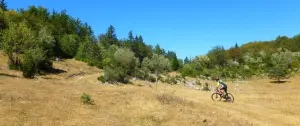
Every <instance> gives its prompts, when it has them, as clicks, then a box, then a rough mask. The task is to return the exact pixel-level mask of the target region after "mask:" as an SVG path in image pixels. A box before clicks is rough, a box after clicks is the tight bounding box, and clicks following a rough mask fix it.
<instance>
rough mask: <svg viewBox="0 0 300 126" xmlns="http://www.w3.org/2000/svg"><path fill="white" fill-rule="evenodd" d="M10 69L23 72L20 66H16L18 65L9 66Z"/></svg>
mask: <svg viewBox="0 0 300 126" xmlns="http://www.w3.org/2000/svg"><path fill="white" fill-rule="evenodd" d="M8 68H9V69H10V70H21V69H22V67H21V66H20V65H16V64H8Z"/></svg>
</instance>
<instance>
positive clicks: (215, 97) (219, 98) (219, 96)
mask: <svg viewBox="0 0 300 126" xmlns="http://www.w3.org/2000/svg"><path fill="white" fill-rule="evenodd" d="M211 99H212V100H213V101H220V100H221V99H222V97H221V95H219V94H218V93H213V94H211Z"/></svg>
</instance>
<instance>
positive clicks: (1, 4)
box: [0, 0, 7, 11]
mask: <svg viewBox="0 0 300 126" xmlns="http://www.w3.org/2000/svg"><path fill="white" fill-rule="evenodd" d="M0 9H2V10H3V11H7V3H6V2H5V0H1V1H0Z"/></svg>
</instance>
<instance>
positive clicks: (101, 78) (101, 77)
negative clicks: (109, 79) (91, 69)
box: [97, 76, 105, 83]
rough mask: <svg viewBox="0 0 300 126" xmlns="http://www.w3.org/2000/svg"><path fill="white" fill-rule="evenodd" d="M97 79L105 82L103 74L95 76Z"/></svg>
mask: <svg viewBox="0 0 300 126" xmlns="http://www.w3.org/2000/svg"><path fill="white" fill-rule="evenodd" d="M97 79H98V80H99V81H101V82H102V83H105V78H104V76H100V77H98V78H97Z"/></svg>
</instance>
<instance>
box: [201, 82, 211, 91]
mask: <svg viewBox="0 0 300 126" xmlns="http://www.w3.org/2000/svg"><path fill="white" fill-rule="evenodd" d="M202 90H203V91H210V89H209V87H208V83H207V82H206V83H205V85H204V87H203V89H202Z"/></svg>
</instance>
